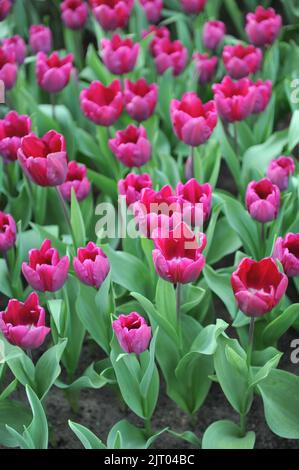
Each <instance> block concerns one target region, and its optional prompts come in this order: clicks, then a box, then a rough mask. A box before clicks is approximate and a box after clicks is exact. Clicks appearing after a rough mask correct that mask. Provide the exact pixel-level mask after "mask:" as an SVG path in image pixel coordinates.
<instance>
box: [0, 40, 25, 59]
mask: <svg viewBox="0 0 299 470" xmlns="http://www.w3.org/2000/svg"><path fill="white" fill-rule="evenodd" d="M2 47H3V49H4V50H5V51H7V52H8V53H12V54H14V55H15V59H16V62H17V64H18V65H22V64H23V62H24V60H25V57H26V43H25V41H24V39H23V38H21V36H18V35H16V36H12V37H11V38H7V39H4V40H3V42H2Z"/></svg>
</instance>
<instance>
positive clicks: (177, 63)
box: [152, 38, 188, 76]
mask: <svg viewBox="0 0 299 470" xmlns="http://www.w3.org/2000/svg"><path fill="white" fill-rule="evenodd" d="M152 51H153V56H154V59H155V64H156V68H157V72H158V74H159V75H163V73H164V72H165V71H166V70H167V69H169V68H171V69H172V73H173V75H174V76H177V75H180V74H181V73H182V72H183V70H184V68H185V67H186V64H187V61H188V51H187V49H186V47H184V45H183V44H182V43H181V41H179V40H176V41H170V39H166V38H165V39H160V40H159V41H157V42H155V45H154V46H153V48H152Z"/></svg>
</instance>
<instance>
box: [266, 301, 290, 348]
mask: <svg viewBox="0 0 299 470" xmlns="http://www.w3.org/2000/svg"><path fill="white" fill-rule="evenodd" d="M298 318H299V304H293V305H290V306H289V307H288V308H287V309H286V310H285V311H284V312H283V313H281V314H280V315H278V317H276V318H275V320H272V321H271V322H270V323H269V324H268V325H267V326H266V328H265V330H264V332H263V341H264V343H265V344H266V345H275V343H276V341H277V340H278V339H279V338H280V337H281V336H282V335H283V334H284V333H285V332H286V331H287V330H288V329H289V328H290V327H291V326H292V325H293V323H294V322H295V321H296V320H298Z"/></svg>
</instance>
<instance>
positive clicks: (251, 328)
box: [247, 317, 255, 368]
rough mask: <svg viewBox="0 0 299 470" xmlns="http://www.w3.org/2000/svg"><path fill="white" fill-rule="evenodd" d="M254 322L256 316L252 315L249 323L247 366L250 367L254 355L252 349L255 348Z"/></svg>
mask: <svg viewBox="0 0 299 470" xmlns="http://www.w3.org/2000/svg"><path fill="white" fill-rule="evenodd" d="M254 322H255V318H254V317H251V319H250V325H249V334H248V350H247V366H248V368H250V366H251V357H252V349H253V337H254Z"/></svg>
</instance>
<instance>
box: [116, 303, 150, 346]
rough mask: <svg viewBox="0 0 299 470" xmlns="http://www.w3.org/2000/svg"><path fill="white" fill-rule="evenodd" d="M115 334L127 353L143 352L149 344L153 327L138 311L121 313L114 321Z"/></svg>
mask: <svg viewBox="0 0 299 470" xmlns="http://www.w3.org/2000/svg"><path fill="white" fill-rule="evenodd" d="M112 328H113V330H114V333H115V336H116V338H117V340H118V342H119V344H120V346H121V348H122V349H123V350H124V351H125V352H126V353H135V354H141V353H143V352H144V351H145V350H146V349H147V348H148V345H149V342H150V340H151V336H152V330H151V327H150V326H148V325H147V323H146V321H145V319H144V318H143V317H141V316H140V315H139V314H138V313H137V312H132V313H130V314H129V315H120V316H119V317H118V319H117V320H114V322H113V323H112Z"/></svg>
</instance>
